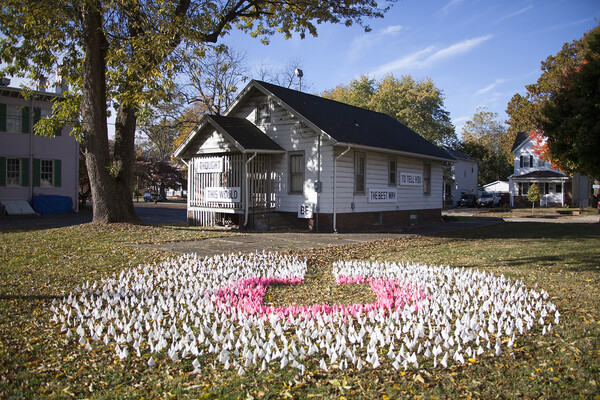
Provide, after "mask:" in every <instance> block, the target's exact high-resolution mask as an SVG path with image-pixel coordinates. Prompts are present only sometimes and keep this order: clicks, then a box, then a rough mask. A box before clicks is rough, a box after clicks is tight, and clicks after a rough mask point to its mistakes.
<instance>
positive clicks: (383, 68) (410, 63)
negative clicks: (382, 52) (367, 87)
mask: <svg viewBox="0 0 600 400" xmlns="http://www.w3.org/2000/svg"><path fill="white" fill-rule="evenodd" d="M491 38H492V35H486V36H480V37H477V38H473V39H467V40H463V41H462V42H459V43H455V44H453V45H450V46H448V47H445V48H443V49H440V50H438V51H435V50H436V47H435V46H433V45H431V46H428V47H426V48H424V49H422V50H419V51H417V52H415V53H413V54H409V55H408V56H406V57H403V58H400V59H398V60H395V61H392V62H389V63H386V64H383V65H380V66H379V67H377V68H375V69H374V70H373V71H372V72H371V75H375V76H381V75H385V74H388V73H390V72H394V71H397V70H413V69H421V68H425V67H428V66H430V65H432V64H435V63H437V62H440V61H442V60H445V59H448V58H452V57H456V56H458V55H461V54H464V53H467V52H469V51H470V50H471V49H473V48H475V47H477V46H479V45H480V44H481V43H483V42H485V41H487V40H489V39H491Z"/></svg>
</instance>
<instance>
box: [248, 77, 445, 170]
mask: <svg viewBox="0 0 600 400" xmlns="http://www.w3.org/2000/svg"><path fill="white" fill-rule="evenodd" d="M251 87H254V88H256V89H258V90H260V91H261V92H263V93H264V94H267V95H270V96H271V97H273V98H274V99H275V100H277V101H278V102H279V103H280V105H281V106H283V107H284V108H286V109H287V110H288V111H289V112H291V113H292V114H294V115H296V116H297V117H298V118H299V119H301V120H303V121H304V122H306V123H308V124H309V125H312V126H313V127H314V128H316V129H317V130H320V131H321V132H323V133H325V134H326V135H327V136H328V137H329V138H330V139H331V140H332V141H333V142H334V144H338V145H358V146H365V147H372V148H379V149H385V150H394V151H397V152H401V153H407V154H414V155H420V156H425V157H430V158H437V159H443V160H453V157H452V156H451V155H449V154H448V153H447V152H446V151H445V150H444V149H442V148H440V147H438V146H436V145H434V144H433V143H431V142H429V141H428V140H426V139H424V138H423V137H421V136H419V135H418V134H417V133H416V132H414V131H413V130H411V129H410V128H408V127H406V126H405V125H403V124H401V123H400V122H398V121H397V120H395V119H394V118H392V117H390V116H388V115H386V114H382V113H378V112H374V111H370V110H366V109H364V108H360V107H354V106H351V105H348V104H344V103H340V102H338V101H334V100H329V99H326V98H323V97H319V96H315V95H311V94H308V93H303V92H299V91H297V90H292V89H287V88H284V87H281V86H277V85H273V84H270V83H266V82H261V81H256V80H253V81H252V82H250V84H249V85H248V87H247V88H246V90H249V88H251ZM246 90H245V91H244V92H246ZM242 95H243V94H242Z"/></svg>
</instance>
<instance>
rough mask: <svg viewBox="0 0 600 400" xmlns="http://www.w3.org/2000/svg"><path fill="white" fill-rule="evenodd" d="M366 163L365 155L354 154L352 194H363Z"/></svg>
mask: <svg viewBox="0 0 600 400" xmlns="http://www.w3.org/2000/svg"><path fill="white" fill-rule="evenodd" d="M366 163H367V162H366V156H365V153H363V152H359V151H357V152H355V153H354V193H361V194H364V193H365V178H366V167H367V165H366Z"/></svg>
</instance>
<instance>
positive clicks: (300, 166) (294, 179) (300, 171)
mask: <svg viewBox="0 0 600 400" xmlns="http://www.w3.org/2000/svg"><path fill="white" fill-rule="evenodd" d="M303 188H304V153H291V154H290V193H300V194H302V191H303Z"/></svg>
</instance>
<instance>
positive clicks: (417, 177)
mask: <svg viewBox="0 0 600 400" xmlns="http://www.w3.org/2000/svg"><path fill="white" fill-rule="evenodd" d="M399 183H400V185H403V186H421V185H422V184H423V174H415V173H412V172H400V182H399Z"/></svg>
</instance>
